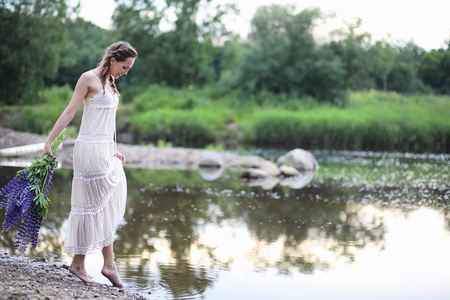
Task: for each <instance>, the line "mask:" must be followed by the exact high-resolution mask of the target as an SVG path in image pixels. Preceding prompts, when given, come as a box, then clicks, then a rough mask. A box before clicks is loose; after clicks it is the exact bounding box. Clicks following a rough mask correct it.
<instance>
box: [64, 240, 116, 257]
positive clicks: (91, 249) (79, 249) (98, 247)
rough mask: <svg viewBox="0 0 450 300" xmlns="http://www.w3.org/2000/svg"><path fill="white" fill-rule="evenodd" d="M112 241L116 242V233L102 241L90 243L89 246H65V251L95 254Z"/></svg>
mask: <svg viewBox="0 0 450 300" xmlns="http://www.w3.org/2000/svg"><path fill="white" fill-rule="evenodd" d="M112 242H114V235H111V236H110V237H108V238H107V239H106V240H104V241H102V242H97V243H95V244H93V245H90V246H89V247H68V248H64V250H63V252H64V253H68V254H78V255H86V254H94V253H95V250H102V249H103V248H104V247H106V246H108V245H110V244H111V243H112Z"/></svg>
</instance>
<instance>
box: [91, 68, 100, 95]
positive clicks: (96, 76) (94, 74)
mask: <svg viewBox="0 0 450 300" xmlns="http://www.w3.org/2000/svg"><path fill="white" fill-rule="evenodd" d="M91 73H92V74H93V75H94V76H95V78H97V80H98V82H99V83H100V87H101V88H102V91H103V83H102V81H101V80H100V78H98V76H97V75H95V73H94V71H91Z"/></svg>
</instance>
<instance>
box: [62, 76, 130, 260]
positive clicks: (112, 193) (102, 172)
mask: <svg viewBox="0 0 450 300" xmlns="http://www.w3.org/2000/svg"><path fill="white" fill-rule="evenodd" d="M91 73H92V75H93V76H95V77H96V78H97V80H98V81H99V85H100V86H101V91H100V92H99V93H98V94H97V95H95V96H94V97H93V98H86V99H84V110H83V116H82V120H81V126H80V132H79V135H78V138H77V140H76V142H75V146H74V149H73V181H72V196H71V211H70V215H69V220H68V224H67V231H66V237H65V241H64V252H65V253H72V254H84V255H86V254H91V253H94V252H95V251H96V250H97V249H98V250H101V249H103V247H105V246H108V245H110V244H111V243H112V242H113V241H114V235H115V232H116V227H117V223H118V222H119V221H120V220H121V219H122V218H123V216H124V213H125V204H126V198H127V182H126V178H125V172H124V170H123V166H122V161H121V160H120V159H119V158H117V157H115V156H114V154H115V141H114V134H115V128H116V111H117V108H118V105H119V97H118V96H117V95H116V94H113V93H111V92H110V91H109V90H108V89H106V91H105V90H104V89H103V86H102V84H101V81H100V79H99V78H98V77H97V76H96V75H95V74H94V73H93V72H91Z"/></svg>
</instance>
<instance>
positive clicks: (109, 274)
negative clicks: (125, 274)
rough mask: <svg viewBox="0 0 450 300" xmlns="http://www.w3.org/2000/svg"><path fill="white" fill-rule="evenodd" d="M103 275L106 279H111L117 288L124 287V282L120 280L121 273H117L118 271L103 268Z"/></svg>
mask: <svg viewBox="0 0 450 300" xmlns="http://www.w3.org/2000/svg"><path fill="white" fill-rule="evenodd" d="M102 275H103V276H105V277H106V278H108V279H109V281H111V283H112V284H113V285H114V286H117V287H118V288H123V287H124V285H123V283H122V280H120V276H119V273H118V272H117V269H116V268H114V269H110V268H107V267H103V268H102Z"/></svg>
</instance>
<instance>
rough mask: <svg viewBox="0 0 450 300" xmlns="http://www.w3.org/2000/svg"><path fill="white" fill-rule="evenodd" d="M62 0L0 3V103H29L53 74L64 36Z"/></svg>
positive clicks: (64, 19) (63, 6) (64, 39)
mask: <svg viewBox="0 0 450 300" xmlns="http://www.w3.org/2000/svg"><path fill="white" fill-rule="evenodd" d="M67 14H68V6H67V4H66V1H63V0H42V1H25V0H21V1H12V0H7V1H6V0H4V1H1V2H0V36H1V37H2V42H1V46H0V57H1V58H2V59H1V60H0V103H2V104H8V105H10V104H17V103H25V102H32V101H33V100H34V98H35V95H36V94H37V92H38V91H39V89H40V88H41V87H42V86H43V78H45V77H47V76H52V75H53V74H55V72H56V70H57V68H58V64H59V55H60V53H61V51H62V49H63V47H64V45H65V44H66V41H67V36H66V32H65V31H64V30H61V27H62V25H63V23H64V22H65V21H66V19H67Z"/></svg>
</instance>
